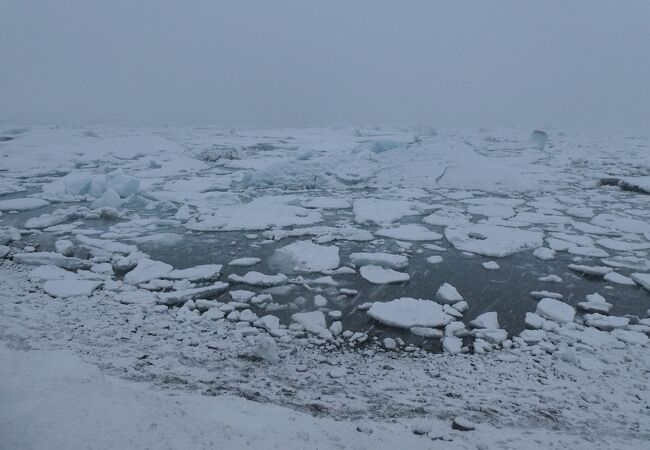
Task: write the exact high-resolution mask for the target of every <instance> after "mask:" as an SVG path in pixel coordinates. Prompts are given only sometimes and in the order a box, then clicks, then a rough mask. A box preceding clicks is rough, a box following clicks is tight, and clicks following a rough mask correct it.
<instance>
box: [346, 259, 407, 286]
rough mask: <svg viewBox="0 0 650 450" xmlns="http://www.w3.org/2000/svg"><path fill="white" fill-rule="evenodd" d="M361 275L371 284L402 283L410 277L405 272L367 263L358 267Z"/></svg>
mask: <svg viewBox="0 0 650 450" xmlns="http://www.w3.org/2000/svg"><path fill="white" fill-rule="evenodd" d="M359 273H360V274H361V276H362V277H363V278H364V279H365V280H366V281H368V282H370V283H373V284H389V283H402V282H404V281H408V280H409V279H410V278H411V277H410V276H409V274H407V273H403V272H397V271H395V270H393V269H384V268H383V267H381V266H375V265H372V264H371V265H367V266H363V267H361V269H359Z"/></svg>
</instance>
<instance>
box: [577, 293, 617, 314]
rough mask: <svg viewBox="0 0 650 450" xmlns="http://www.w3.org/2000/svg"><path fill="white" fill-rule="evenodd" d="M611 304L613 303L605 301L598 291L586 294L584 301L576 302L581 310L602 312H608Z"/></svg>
mask: <svg viewBox="0 0 650 450" xmlns="http://www.w3.org/2000/svg"><path fill="white" fill-rule="evenodd" d="M612 306H613V305H612V304H611V303H607V300H605V297H603V296H602V295H600V294H598V293H594V294H589V295H587V301H586V302H580V303H578V308H580V309H582V310H583V311H588V312H597V313H603V314H608V313H609V310H610V309H612Z"/></svg>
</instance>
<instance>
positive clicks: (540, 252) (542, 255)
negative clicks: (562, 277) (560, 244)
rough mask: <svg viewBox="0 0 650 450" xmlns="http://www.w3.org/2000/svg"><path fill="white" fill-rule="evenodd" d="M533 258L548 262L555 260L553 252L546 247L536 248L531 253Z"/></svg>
mask: <svg viewBox="0 0 650 450" xmlns="http://www.w3.org/2000/svg"><path fill="white" fill-rule="evenodd" d="M533 256H534V257H535V258H537V259H541V260H542V261H549V260H551V259H553V258H555V250H552V249H550V248H547V247H540V248H536V249H535V251H534V252H533Z"/></svg>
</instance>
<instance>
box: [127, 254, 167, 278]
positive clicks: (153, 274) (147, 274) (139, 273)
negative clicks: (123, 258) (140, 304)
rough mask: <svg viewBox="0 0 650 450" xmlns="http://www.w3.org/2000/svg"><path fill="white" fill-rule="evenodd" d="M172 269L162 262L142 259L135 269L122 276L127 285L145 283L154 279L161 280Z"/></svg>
mask: <svg viewBox="0 0 650 450" xmlns="http://www.w3.org/2000/svg"><path fill="white" fill-rule="evenodd" d="M173 269H174V268H173V267H172V266H170V265H169V264H167V263H164V262H162V261H154V260H151V259H148V258H142V259H140V260H139V261H138V263H137V264H136V266H135V268H134V269H133V270H131V271H130V272H129V273H127V274H126V275H125V276H124V282H125V283H128V284H140V283H145V282H147V281H150V280H154V279H156V278H162V277H163V276H165V275H167V274H168V273H169V272H171V271H172V270H173Z"/></svg>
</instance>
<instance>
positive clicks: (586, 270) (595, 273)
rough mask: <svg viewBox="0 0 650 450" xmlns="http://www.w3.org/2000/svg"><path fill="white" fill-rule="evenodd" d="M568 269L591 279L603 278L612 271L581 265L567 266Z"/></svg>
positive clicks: (609, 268) (608, 268)
mask: <svg viewBox="0 0 650 450" xmlns="http://www.w3.org/2000/svg"><path fill="white" fill-rule="evenodd" d="M569 269H571V270H573V271H575V272H579V273H581V274H583V275H587V276H591V277H603V276H605V275H607V274H608V273H610V272H613V271H614V269H612V268H611V267H603V266H585V265H583V264H569Z"/></svg>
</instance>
